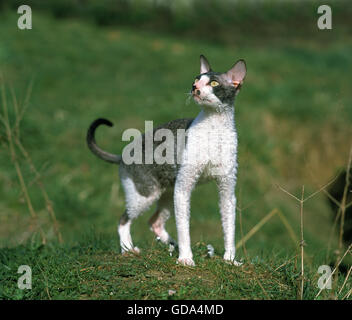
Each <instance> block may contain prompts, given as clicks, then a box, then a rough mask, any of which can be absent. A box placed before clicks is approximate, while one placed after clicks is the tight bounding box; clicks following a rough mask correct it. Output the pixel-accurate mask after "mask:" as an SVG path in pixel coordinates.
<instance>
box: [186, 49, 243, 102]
mask: <svg viewBox="0 0 352 320" xmlns="http://www.w3.org/2000/svg"><path fill="white" fill-rule="evenodd" d="M246 71H247V69H246V63H245V61H244V60H238V61H237V62H236V63H235V64H234V66H233V67H232V68H231V69H230V70H229V71H227V72H225V73H220V72H214V71H212V70H211V67H210V64H209V62H208V60H207V59H206V58H205V57H204V56H203V55H201V56H200V75H199V76H197V77H196V78H195V80H194V83H193V85H192V90H191V94H192V97H193V99H194V101H195V102H196V103H198V104H200V105H206V106H210V107H219V106H221V105H232V104H233V103H234V100H235V96H236V95H237V94H238V92H239V90H240V88H241V86H242V84H243V80H244V78H245V76H246Z"/></svg>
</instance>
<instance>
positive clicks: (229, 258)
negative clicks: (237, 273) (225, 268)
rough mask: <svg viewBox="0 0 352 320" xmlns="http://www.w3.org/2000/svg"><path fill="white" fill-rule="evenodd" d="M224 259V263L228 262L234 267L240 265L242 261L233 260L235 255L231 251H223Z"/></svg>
mask: <svg viewBox="0 0 352 320" xmlns="http://www.w3.org/2000/svg"><path fill="white" fill-rule="evenodd" d="M224 260H225V262H226V263H229V264H232V265H234V266H236V267H240V266H241V265H242V264H243V262H240V261H236V260H235V255H234V254H233V253H231V252H225V254H224Z"/></svg>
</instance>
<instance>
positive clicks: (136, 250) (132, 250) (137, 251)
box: [121, 247, 141, 255]
mask: <svg viewBox="0 0 352 320" xmlns="http://www.w3.org/2000/svg"><path fill="white" fill-rule="evenodd" d="M121 253H122V254H123V255H128V254H129V253H132V254H133V253H134V254H140V253H141V250H140V249H139V248H138V247H133V248H131V249H122V250H121Z"/></svg>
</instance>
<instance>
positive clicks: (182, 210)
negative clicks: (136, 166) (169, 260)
mask: <svg viewBox="0 0 352 320" xmlns="http://www.w3.org/2000/svg"><path fill="white" fill-rule="evenodd" d="M198 177H199V168H198V170H197V169H196V168H192V167H191V166H183V167H181V168H180V170H179V172H178V175H177V179H176V183H175V189H174V205H175V219H176V228H177V238H178V248H179V257H178V260H177V262H178V263H180V264H182V265H188V266H194V265H195V263H194V261H193V254H192V249H191V238H190V230H189V220H190V202H191V193H192V190H193V188H194V186H195V184H196V182H197V179H198Z"/></svg>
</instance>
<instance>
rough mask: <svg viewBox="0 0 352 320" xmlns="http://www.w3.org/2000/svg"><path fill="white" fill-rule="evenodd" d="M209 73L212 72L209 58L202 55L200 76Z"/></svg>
mask: <svg viewBox="0 0 352 320" xmlns="http://www.w3.org/2000/svg"><path fill="white" fill-rule="evenodd" d="M209 71H211V67H210V64H209V62H208V60H207V58H206V57H204V56H203V55H202V54H201V55H200V74H202V73H207V72H209Z"/></svg>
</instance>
